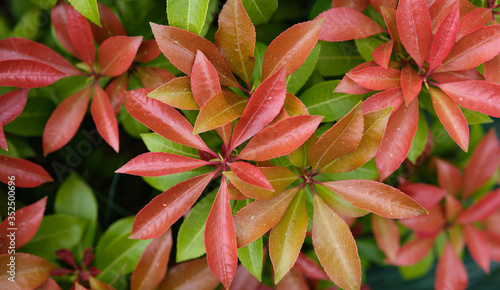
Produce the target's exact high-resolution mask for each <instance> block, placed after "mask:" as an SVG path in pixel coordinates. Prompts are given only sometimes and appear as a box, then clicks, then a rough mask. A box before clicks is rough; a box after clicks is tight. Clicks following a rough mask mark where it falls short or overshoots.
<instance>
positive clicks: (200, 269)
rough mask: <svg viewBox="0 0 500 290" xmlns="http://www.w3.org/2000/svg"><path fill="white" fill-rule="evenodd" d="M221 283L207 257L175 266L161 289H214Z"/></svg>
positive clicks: (164, 280)
mask: <svg viewBox="0 0 500 290" xmlns="http://www.w3.org/2000/svg"><path fill="white" fill-rule="evenodd" d="M219 284H220V282H219V280H218V279H217V278H216V277H215V276H214V274H212V272H211V271H210V269H209V268H208V265H207V260H206V259H205V258H202V259H197V260H192V261H188V262H185V263H181V264H178V265H176V266H174V267H173V268H172V269H171V270H170V271H169V272H168V274H167V275H166V276H165V279H163V281H162V282H161V284H160V286H159V287H158V289H160V290H170V289H178V290H181V289H183V290H189V289H200V290H212V289H214V288H215V287H217V286H218V285H219Z"/></svg>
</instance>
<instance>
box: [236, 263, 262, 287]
mask: <svg viewBox="0 0 500 290" xmlns="http://www.w3.org/2000/svg"><path fill="white" fill-rule="evenodd" d="M259 285H260V282H259V280H257V278H255V277H254V276H253V275H252V274H251V273H250V272H249V271H248V270H247V268H245V266H243V264H240V265H239V266H238V269H236V274H235V275H234V280H233V283H231V288H230V290H240V289H251V290H257V289H258V287H259Z"/></svg>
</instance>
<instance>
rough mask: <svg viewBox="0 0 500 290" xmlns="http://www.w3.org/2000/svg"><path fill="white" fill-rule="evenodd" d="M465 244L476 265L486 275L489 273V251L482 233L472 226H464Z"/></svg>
mask: <svg viewBox="0 0 500 290" xmlns="http://www.w3.org/2000/svg"><path fill="white" fill-rule="evenodd" d="M464 237H465V243H466V244H467V248H468V249H469V252H470V254H471V256H472V258H473V259H474V261H475V262H476V264H478V265H479V267H481V269H483V271H484V272H486V273H487V274H489V273H490V249H489V245H488V240H487V238H486V236H485V235H484V234H483V232H482V231H480V230H479V229H477V228H476V227H475V226H474V225H464Z"/></svg>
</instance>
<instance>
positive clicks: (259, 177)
mask: <svg viewBox="0 0 500 290" xmlns="http://www.w3.org/2000/svg"><path fill="white" fill-rule="evenodd" d="M229 167H230V168H231V171H232V172H234V174H235V175H236V177H238V178H239V179H241V180H242V181H244V182H246V183H248V184H250V185H254V186H258V187H262V188H264V189H267V190H271V191H274V189H273V187H272V185H271V184H270V183H269V180H267V177H266V176H265V175H264V173H262V171H260V169H258V168H257V167H255V166H254V165H252V164H250V163H247V162H233V163H230V164H229Z"/></svg>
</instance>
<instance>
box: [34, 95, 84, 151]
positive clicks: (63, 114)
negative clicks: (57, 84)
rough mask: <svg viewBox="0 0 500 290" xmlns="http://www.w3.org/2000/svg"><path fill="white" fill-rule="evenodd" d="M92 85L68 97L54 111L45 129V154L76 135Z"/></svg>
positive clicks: (61, 145) (58, 147)
mask: <svg viewBox="0 0 500 290" xmlns="http://www.w3.org/2000/svg"><path fill="white" fill-rule="evenodd" d="M91 91H92V88H91V87H87V88H85V89H83V90H81V91H79V92H77V93H75V94H73V95H71V96H69V97H68V98H66V99H65V100H64V101H62V103H61V104H60V105H59V106H58V107H57V108H56V109H55V110H54V112H52V115H51V116H50V118H49V120H48V121H47V124H46V125H45V129H44V131H43V154H44V155H48V154H49V153H52V152H54V151H56V150H58V149H60V148H61V147H63V146H64V145H66V144H67V143H68V142H69V140H71V138H73V136H74V135H75V133H76V131H77V130H78V127H80V124H81V123H82V120H83V117H84V116H85V113H86V112H87V105H88V103H89V99H90V93H91Z"/></svg>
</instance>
